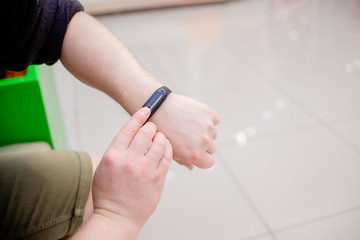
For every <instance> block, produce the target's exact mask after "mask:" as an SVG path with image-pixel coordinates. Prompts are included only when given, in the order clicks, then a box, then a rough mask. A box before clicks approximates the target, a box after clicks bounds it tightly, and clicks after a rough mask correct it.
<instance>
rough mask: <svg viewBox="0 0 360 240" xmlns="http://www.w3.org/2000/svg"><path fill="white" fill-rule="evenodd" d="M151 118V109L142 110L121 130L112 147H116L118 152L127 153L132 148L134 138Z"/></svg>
mask: <svg viewBox="0 0 360 240" xmlns="http://www.w3.org/2000/svg"><path fill="white" fill-rule="evenodd" d="M149 116H150V109H149V108H146V107H145V108H141V109H140V110H138V111H137V112H136V113H135V114H134V115H133V116H132V117H131V118H130V120H129V121H128V122H127V123H126V124H125V125H124V126H123V127H122V128H121V130H120V132H119V133H118V134H117V135H116V136H115V138H114V140H113V142H112V143H111V145H110V147H115V148H116V149H117V150H118V151H125V150H126V149H128V147H129V146H130V143H131V142H132V140H133V138H134V136H135V135H136V133H137V132H138V131H139V129H140V128H141V127H142V126H143V124H144V123H145V122H146V120H147V119H148V118H149Z"/></svg>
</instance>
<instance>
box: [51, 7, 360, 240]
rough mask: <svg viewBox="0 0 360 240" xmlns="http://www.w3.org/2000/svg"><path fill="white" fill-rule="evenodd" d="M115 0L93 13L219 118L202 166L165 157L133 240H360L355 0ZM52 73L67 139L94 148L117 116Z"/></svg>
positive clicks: (162, 76)
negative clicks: (210, 162) (109, 9)
mask: <svg viewBox="0 0 360 240" xmlns="http://www.w3.org/2000/svg"><path fill="white" fill-rule="evenodd" d="M174 1H175V0H174ZM120 2H129V1H124V0H121V1H119V2H116V3H114V2H112V3H111V4H119V3H120ZM147 2H148V3H147V4H150V3H151V2H152V0H147ZM155 2H156V1H155ZM157 2H159V1H157ZM185 2H186V1H185ZM189 2H191V1H188V2H187V3H186V4H178V3H177V4H176V5H178V6H180V5H187V4H188V3H189ZM193 2H195V3H199V2H200V1H193ZM82 3H83V4H84V5H85V6H88V7H89V8H88V9H89V12H90V13H91V11H94V9H95V10H96V9H97V8H101V1H100V0H96V1H95V0H83V1H82ZM103 3H104V4H105V5H106V4H107V3H106V2H103ZM202 3H204V1H202ZM94 4H95V5H96V7H95V8H94ZM98 4H100V5H98ZM127 4H128V3H127ZM117 6H118V8H117V11H118V12H120V13H119V14H112V15H102V14H105V13H106V9H105V10H104V11H103V12H102V13H96V12H93V14H94V15H97V16H96V17H97V19H98V20H100V21H101V22H102V23H103V24H104V25H105V26H107V27H108V28H109V29H110V30H111V31H112V32H113V33H115V34H116V36H118V37H119V38H120V39H121V40H122V41H123V42H124V43H125V44H126V45H127V46H128V47H129V49H130V50H131V51H132V52H133V53H134V55H135V56H136V57H137V59H138V60H139V61H140V62H141V63H142V64H143V65H144V67H145V68H146V69H147V70H148V71H149V72H150V73H152V74H153V75H154V76H156V77H157V78H158V79H159V80H160V81H162V82H163V83H164V84H165V85H167V86H169V87H170V88H171V89H172V90H173V91H175V92H177V93H180V94H184V95H186V96H190V97H193V98H194V99H197V100H199V101H202V102H205V103H206V104H208V105H209V106H211V107H212V108H214V109H215V110H216V111H217V112H218V114H219V116H220V119H221V123H220V125H219V127H218V133H219V137H218V139H217V144H218V150H217V153H216V160H217V163H216V165H215V166H214V167H213V168H212V169H209V170H199V169H195V170H193V171H189V170H187V169H185V168H184V167H182V166H179V165H178V164H176V163H175V162H174V163H173V164H172V166H171V169H170V172H169V174H168V177H167V182H166V185H165V190H164V193H163V197H162V200H161V202H160V204H159V207H158V209H157V211H156V212H155V214H154V215H153V216H152V218H151V219H150V220H149V222H148V223H147V224H146V225H145V227H144V229H143V230H142V232H141V234H140V236H139V239H140V240H155V239H156V240H220V239H224V240H250V239H251V240H304V239H306V240H359V239H360V1H359V0H342V1H340V0H311V1H310V0H238V1H219V2H217V3H212V4H200V5H197V4H196V6H187V7H173V8H162V7H161V9H158V8H159V7H160V6H159V5H157V7H156V9H153V10H147V11H137V10H144V8H143V7H139V8H138V9H137V8H133V9H131V11H130V10H129V9H128V10H123V9H121V6H123V5H117ZM119 6H120V7H119ZM141 6H143V5H141ZM148 6H150V5H148ZM167 7H169V6H167ZM148 8H151V7H148ZM135 10H136V11H135ZM119 64H121V63H119ZM54 69H55V77H56V84H57V89H58V92H59V95H60V101H61V109H62V112H63V116H64V120H65V127H66V132H67V136H68V143H69V145H70V148H71V149H77V150H84V151H88V152H92V153H95V154H98V155H102V154H103V153H104V152H105V150H106V148H107V146H108V145H109V143H110V142H111V140H112V138H113V136H114V135H115V133H116V132H117V131H118V130H119V129H120V128H121V126H122V125H123V124H124V123H125V122H126V121H127V120H128V119H129V116H128V115H127V113H126V112H125V111H124V110H122V108H121V107H120V106H119V105H118V104H117V103H115V102H114V101H113V100H111V99H110V98H109V97H107V96H106V95H105V94H103V93H101V92H98V91H97V90H94V89H92V88H90V87H87V86H85V85H83V84H82V83H80V82H79V81H77V80H76V79H75V78H74V77H72V76H71V75H70V74H69V73H68V72H67V71H66V70H65V69H64V68H63V66H62V65H61V64H60V63H57V64H56V65H55V68H54Z"/></svg>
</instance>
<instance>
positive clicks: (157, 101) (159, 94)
mask: <svg viewBox="0 0 360 240" xmlns="http://www.w3.org/2000/svg"><path fill="white" fill-rule="evenodd" d="M166 97H167V92H166V91H165V90H164V89H163V88H159V89H158V90H156V91H155V92H154V93H153V95H151V97H150V98H149V99H148V100H147V101H146V103H145V104H144V106H143V107H148V108H150V110H151V114H150V117H151V116H152V115H153V114H154V113H155V112H156V110H157V109H158V108H159V107H160V106H161V104H162V103H163V102H164V100H165V98H166ZM150 117H149V118H150Z"/></svg>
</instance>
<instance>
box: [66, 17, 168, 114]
mask: <svg viewBox="0 0 360 240" xmlns="http://www.w3.org/2000/svg"><path fill="white" fill-rule="evenodd" d="M60 60H61V62H62V63H63V65H64V66H65V67H66V68H67V69H68V70H69V71H70V72H71V73H72V74H73V75H74V76H76V77H77V78H78V79H79V80H81V81H82V82H84V83H85V84H87V85H89V86H92V87H94V88H97V89H99V90H101V91H103V92H105V93H106V94H108V95H109V96H110V97H112V98H113V99H114V100H116V101H117V102H118V103H120V104H121V105H122V106H123V107H124V108H125V110H126V111H128V112H129V113H130V114H133V113H134V112H135V111H136V110H137V109H139V108H140V107H141V106H142V104H143V103H144V102H145V101H146V99H147V98H148V97H149V96H150V95H151V94H152V93H153V92H154V91H155V90H156V89H157V88H158V87H160V86H161V83H159V82H158V81H157V80H156V79H155V78H154V77H153V76H151V75H150V74H149V73H148V72H147V71H145V70H144V69H143V68H142V66H141V65H140V64H139V63H138V61H137V60H136V59H135V57H134V56H133V55H132V54H131V53H130V51H129V50H128V49H127V48H126V47H125V46H124V44H123V43H122V42H121V41H120V40H119V39H118V38H117V37H116V36H115V35H113V34H112V33H111V32H110V31H109V30H108V29H107V28H105V27H104V26H103V25H102V24H101V23H99V22H98V21H97V20H96V19H94V18H93V17H91V16H89V15H87V14H86V13H83V12H79V13H77V14H76V15H75V16H74V17H73V18H72V20H71V22H70V24H69V25H68V28H67V31H66V35H65V39H64V42H63V47H62V51H61V57H60Z"/></svg>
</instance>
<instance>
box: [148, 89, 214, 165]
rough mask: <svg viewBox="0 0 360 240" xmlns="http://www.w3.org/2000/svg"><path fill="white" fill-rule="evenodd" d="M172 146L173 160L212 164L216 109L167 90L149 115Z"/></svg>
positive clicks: (182, 163)
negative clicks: (160, 103)
mask: <svg viewBox="0 0 360 240" xmlns="http://www.w3.org/2000/svg"><path fill="white" fill-rule="evenodd" d="M151 121H152V122H154V123H155V124H156V125H157V126H158V128H159V131H161V132H162V133H164V134H165V136H166V137H167V138H168V139H169V141H170V143H171V144H172V146H173V151H174V157H173V158H174V160H175V161H177V162H178V163H179V164H181V165H184V166H186V167H188V168H189V169H192V168H193V167H194V165H195V166H197V167H199V168H210V167H212V166H213V165H214V164H215V158H214V156H213V154H214V153H215V151H216V145H215V139H216V137H217V131H216V125H217V124H218V123H219V117H218V115H217V113H216V112H215V111H214V110H213V109H211V108H209V107H208V106H207V105H205V104H203V103H200V102H198V101H195V100H193V99H191V98H188V97H185V96H182V95H178V94H175V93H171V94H170V95H169V96H168V98H167V99H166V100H165V102H164V103H163V105H162V106H161V108H160V109H159V110H158V111H157V112H156V113H155V114H154V116H153V117H152V118H151Z"/></svg>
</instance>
